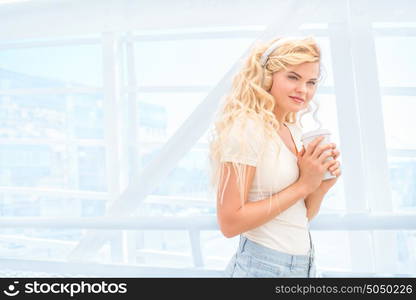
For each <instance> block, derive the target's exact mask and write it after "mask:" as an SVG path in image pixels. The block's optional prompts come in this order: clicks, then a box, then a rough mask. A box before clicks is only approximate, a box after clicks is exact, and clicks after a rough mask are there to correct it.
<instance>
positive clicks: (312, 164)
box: [298, 136, 337, 194]
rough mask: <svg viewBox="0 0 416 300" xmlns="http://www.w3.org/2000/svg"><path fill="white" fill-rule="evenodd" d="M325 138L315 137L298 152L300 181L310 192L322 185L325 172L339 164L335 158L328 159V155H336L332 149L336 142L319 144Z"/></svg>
mask: <svg viewBox="0 0 416 300" xmlns="http://www.w3.org/2000/svg"><path fill="white" fill-rule="evenodd" d="M323 138H324V137H322V136H321V137H318V138H316V139H314V140H313V141H312V142H310V143H309V144H308V146H307V148H306V149H305V147H303V148H302V150H301V151H300V152H299V153H298V167H299V173H300V175H299V179H298V181H299V182H300V183H301V184H302V185H303V186H304V188H305V189H306V192H307V193H308V194H309V193H312V192H314V191H315V190H316V189H317V188H318V187H319V186H320V185H321V183H322V178H323V176H324V173H325V172H326V171H327V170H328V169H329V168H331V167H332V166H334V165H336V164H337V161H336V160H335V159H334V160H328V161H326V159H327V158H328V157H330V156H333V155H334V153H333V152H332V149H333V148H334V147H335V144H332V143H331V144H326V145H319V143H320V142H321V141H322V140H323ZM328 150H330V151H328ZM334 171H335V170H334ZM325 185H327V184H325Z"/></svg>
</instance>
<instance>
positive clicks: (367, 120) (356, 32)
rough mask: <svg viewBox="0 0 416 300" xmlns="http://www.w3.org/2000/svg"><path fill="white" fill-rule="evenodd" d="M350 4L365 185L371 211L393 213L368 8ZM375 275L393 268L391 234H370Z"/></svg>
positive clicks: (393, 239)
mask: <svg viewBox="0 0 416 300" xmlns="http://www.w3.org/2000/svg"><path fill="white" fill-rule="evenodd" d="M367 5H368V4H366V3H363V2H362V1H357V0H351V1H350V10H349V13H350V25H351V46H352V47H351V49H352V54H353V67H354V73H355V77H354V78H355V86H356V91H357V99H358V107H359V114H360V121H361V134H362V136H363V143H362V145H361V147H362V149H363V152H364V158H365V160H364V162H365V170H366V177H365V184H366V190H367V192H368V194H367V195H368V201H369V207H370V209H371V211H376V212H380V211H383V212H392V207H393V205H392V200H391V189H390V181H389V169H388V161H387V149H386V142H385V130H384V120H383V105H382V98H381V92H380V85H379V79H378V67H377V60H376V49H375V41H374V32H373V29H372V24H371V21H370V20H371V19H372V18H371V15H370V14H371V9H370V6H369V5H368V6H367ZM372 236H373V249H374V263H375V271H376V273H383V272H391V270H392V269H393V270H394V269H395V268H396V259H395V258H396V254H397V249H396V248H397V245H396V244H397V243H396V238H395V233H394V232H380V231H378V232H377V231H375V232H372Z"/></svg>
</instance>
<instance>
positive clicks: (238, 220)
mask: <svg viewBox="0 0 416 300" xmlns="http://www.w3.org/2000/svg"><path fill="white" fill-rule="evenodd" d="M224 168H225V173H226V174H225V176H224V178H227V177H228V180H225V181H224V182H222V183H221V184H220V186H219V191H222V190H223V189H224V193H223V201H222V203H221V199H220V197H218V199H217V217H218V222H219V225H220V229H221V232H222V233H223V234H224V236H226V237H229V238H230V237H233V236H236V235H238V234H240V233H242V232H245V231H248V230H250V229H253V228H256V227H259V226H260V225H263V224H264V223H266V222H268V221H270V220H271V219H273V218H275V217H276V216H277V215H279V214H280V213H281V212H283V211H285V210H286V209H288V208H289V207H290V206H292V205H293V204H295V203H296V202H297V201H298V200H300V199H302V198H304V197H305V196H306V192H307V191H306V189H304V188H303V185H302V184H300V183H299V182H295V183H293V184H292V185H290V186H288V187H287V188H285V189H284V190H282V191H280V192H279V193H276V194H274V195H272V196H271V197H269V198H265V199H262V200H259V201H255V202H248V201H247V198H248V191H249V190H250V187H251V184H252V181H253V178H254V174H255V171H256V168H255V167H252V166H246V168H245V170H246V176H245V178H246V183H245V185H244V186H245V191H244V199H243V201H244V207H243V206H242V200H241V198H240V193H239V190H238V185H237V176H236V174H235V171H234V169H233V167H232V166H231V163H225V165H224ZM228 175H229V176H228ZM220 194H221V193H220ZM270 202H271V206H270Z"/></svg>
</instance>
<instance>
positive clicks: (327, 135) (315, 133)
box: [302, 129, 336, 180]
mask: <svg viewBox="0 0 416 300" xmlns="http://www.w3.org/2000/svg"><path fill="white" fill-rule="evenodd" d="M320 136H324V139H323V140H322V141H321V142H320V143H319V144H318V145H326V144H329V143H330V142H331V132H330V131H329V130H327V129H316V130H312V131H309V132H306V133H304V134H303V135H302V143H303V146H304V147H305V149H306V148H307V146H308V144H309V143H310V142H312V141H313V140H314V139H316V138H317V137H320ZM327 151H330V150H327ZM331 159H334V158H333V157H332V156H330V157H328V158H327V159H326V161H328V160H331ZM335 177H336V176H335V175H332V174H331V173H330V172H329V171H326V172H325V174H324V177H323V179H322V180H327V179H331V178H335Z"/></svg>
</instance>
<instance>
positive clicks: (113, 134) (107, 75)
mask: <svg viewBox="0 0 416 300" xmlns="http://www.w3.org/2000/svg"><path fill="white" fill-rule="evenodd" d="M102 42H103V84H104V101H103V104H104V107H103V110H104V140H105V159H106V182H107V187H108V193H109V196H110V199H111V200H110V201H113V200H114V199H117V197H118V196H119V194H120V164H119V140H118V131H119V130H118V128H119V127H118V126H119V123H118V105H117V104H118V103H119V100H120V95H119V82H118V81H119V77H118V51H119V48H118V43H117V34H115V33H111V32H105V33H103V41H102ZM107 207H108V206H107ZM118 238H119V237H116V236H113V239H112V240H114V239H115V242H116V243H117V242H118ZM112 245H113V246H114V244H112ZM120 248H121V247H112V250H113V251H111V255H112V259H113V260H114V261H117V262H120V261H122V259H123V258H122V251H121V249H120Z"/></svg>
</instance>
